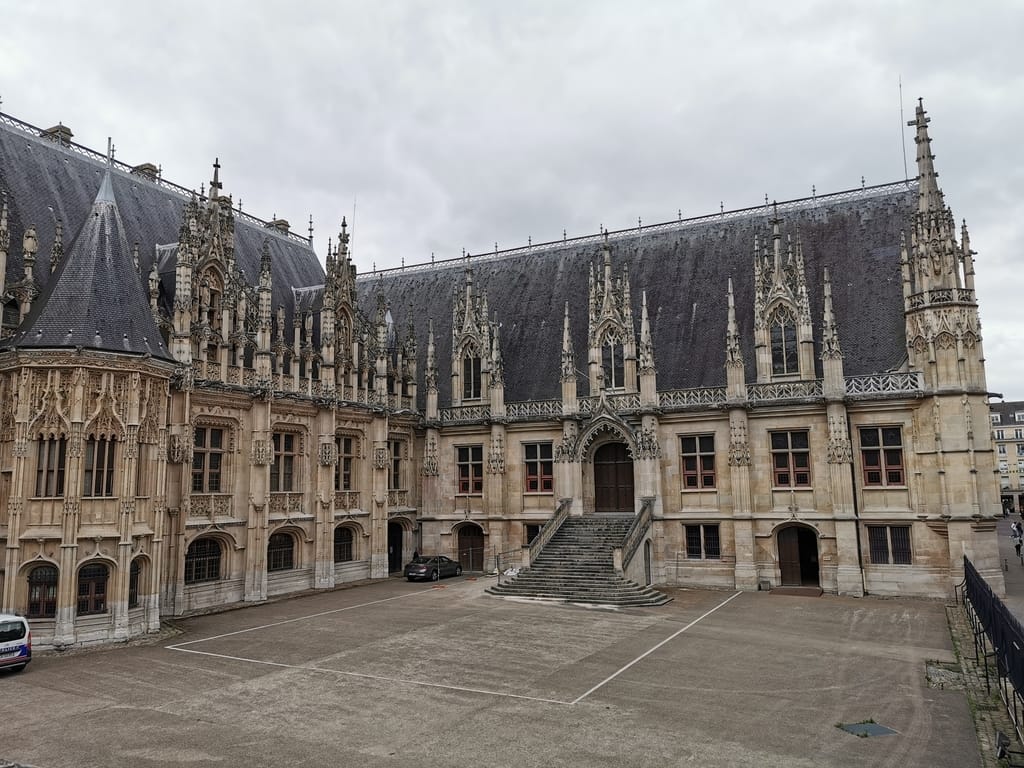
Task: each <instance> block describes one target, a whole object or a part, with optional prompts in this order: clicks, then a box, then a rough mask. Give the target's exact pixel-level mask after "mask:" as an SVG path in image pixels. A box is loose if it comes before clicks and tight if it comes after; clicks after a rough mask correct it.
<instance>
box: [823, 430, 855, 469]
mask: <svg viewBox="0 0 1024 768" xmlns="http://www.w3.org/2000/svg"><path fill="white" fill-rule="evenodd" d="M851 461H853V450H852V449H851V447H850V441H849V439H847V437H846V435H829V438H828V463H829V464H849V463H850V462H851Z"/></svg>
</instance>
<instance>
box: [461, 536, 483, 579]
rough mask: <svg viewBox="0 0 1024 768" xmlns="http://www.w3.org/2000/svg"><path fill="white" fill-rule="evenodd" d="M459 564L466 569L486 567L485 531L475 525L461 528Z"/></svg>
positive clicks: (479, 569)
mask: <svg viewBox="0 0 1024 768" xmlns="http://www.w3.org/2000/svg"><path fill="white" fill-rule="evenodd" d="M459 564H460V565H461V566H462V570H464V571H482V570H483V569H484V532H483V531H482V530H480V528H478V527H477V526H475V525H464V526H462V527H461V528H459Z"/></svg>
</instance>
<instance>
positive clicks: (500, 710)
mask: <svg viewBox="0 0 1024 768" xmlns="http://www.w3.org/2000/svg"><path fill="white" fill-rule="evenodd" d="M1011 552H1012V548H1011ZM488 583H489V581H488V580H487V579H479V580H474V579H471V578H458V579H452V580H447V581H445V582H442V583H441V584H440V585H437V586H431V585H426V586H424V585H413V584H408V583H406V582H405V581H402V580H398V579H391V580H388V581H387V582H381V583H373V584H369V585H365V586H359V587H354V588H349V589H340V590H336V591H332V592H328V593H320V594H315V595H309V596H303V597H297V598H292V599H289V600H282V601H279V602H273V603H269V604H265V605H260V606H254V607H250V608H246V609H242V610H233V611H228V612H225V613H220V614H215V615H208V616H200V617H195V618H190V619H187V620H182V621H179V622H176V623H175V624H176V627H177V633H176V634H174V636H173V637H162V638H160V639H159V640H157V641H155V642H150V643H140V644H131V645H127V646H120V647H115V648H98V649H92V650H81V651H72V652H65V653H63V654H54V653H51V654H40V655H38V657H37V658H36V659H35V660H34V661H33V663H32V664H31V665H30V666H29V669H28V670H27V671H26V672H24V673H20V674H3V675H0V764H2V763H3V761H4V760H5V759H6V760H10V761H16V762H20V763H24V764H29V765H33V766H38V767H39V768H79V767H84V766H90V767H96V768H113V767H114V766H125V767H126V768H127V767H129V766H130V767H131V768H147V767H149V766H181V765H191V766H227V767H231V766H245V767H246V768H249V767H250V766H252V767H256V766H360V767H362V766H366V767H368V768H374V767H376V766H399V765H401V766H417V768H420V767H426V768H433V767H435V766H436V767H438V768H442V767H443V766H473V768H481V767H486V766H496V767H498V766H500V767H502V768H505V767H509V768H512V767H515V768H520V767H522V768H525V767H527V766H543V767H544V768H549V767H551V766H568V767H570V768H589V767H591V766H643V767H644V768H648V767H649V766H682V765H686V766H702V767H703V766H710V767H712V768H714V767H715V766H761V767H765V768H770V767H772V766H780V767H781V766H786V767H787V768H802V767H804V766H806V767H807V768H811V767H812V766H813V767H814V768H820V766H863V767H865V768H867V767H868V766H872V767H875V766H893V767H898V768H913V767H915V766H921V767H922V768H924V766H928V768H953V767H954V766H955V767H956V768H963V766H979V765H982V762H981V755H980V752H979V746H978V739H977V738H976V736H975V727H974V722H973V720H972V716H971V711H970V707H969V706H968V701H967V697H966V695H965V694H964V692H963V691H962V690H956V689H955V687H954V686H947V687H944V688H940V687H934V688H933V687H930V683H929V679H931V680H932V683H931V684H935V675H934V674H933V672H934V670H935V669H938V668H942V667H943V666H951V665H952V662H953V661H954V656H953V653H952V644H951V640H950V633H949V629H948V627H947V620H946V612H945V604H944V603H943V602H941V601H929V600H903V599H887V600H883V599H875V598H863V599H856V598H843V597H835V596H828V595H825V596H822V597H818V598H808V597H795V596H781V595H772V594H770V593H746V592H745V593H735V592H731V591H709V590H684V589H666V590H665V591H666V592H667V593H668V594H670V595H671V596H672V597H673V598H674V601H673V602H672V603H670V604H668V605H667V606H663V607H660V608H649V609H629V610H597V609H593V608H589V609H588V608H582V607H573V606H559V605H549V604H537V603H529V602H518V601H508V600H501V599H499V598H495V597H492V596H490V595H487V594H485V593H484V591H483V589H484V587H485V586H486V585H487V584H488ZM929 661H932V662H934V663H933V664H932V665H928V662H929ZM870 720H873V721H874V722H875V723H877V724H879V725H883V726H887V727H888V728H889V729H892V730H893V731H895V732H894V733H892V734H890V735H884V736H871V737H868V738H859V737H857V736H855V735H852V734H850V733H847V732H846V731H844V730H841V729H840V728H838V727H837V726H838V725H839V724H844V723H859V722H864V721H870Z"/></svg>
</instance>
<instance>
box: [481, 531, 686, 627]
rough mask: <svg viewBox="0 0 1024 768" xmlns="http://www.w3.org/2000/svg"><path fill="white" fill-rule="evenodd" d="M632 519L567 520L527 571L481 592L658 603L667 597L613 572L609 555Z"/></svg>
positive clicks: (566, 599)
mask: <svg viewBox="0 0 1024 768" xmlns="http://www.w3.org/2000/svg"><path fill="white" fill-rule="evenodd" d="M632 522H633V516H632V515H628V516H610V515H601V516H590V517H569V518H566V520H565V522H564V523H562V526H561V528H559V529H558V531H557V532H556V533H555V535H554V536H553V537H552V538H551V541H549V542H548V543H547V545H546V546H545V547H544V549H543V550H542V551H541V552H540V554H539V555H538V556H537V557H536V559H535V560H534V562H533V563H532V565H531V566H530V568H525V569H523V570H522V571H520V572H519V573H518V574H517V575H516V576H514V577H512V578H506V577H504V576H502V577H501V582H500V583H498V584H496V585H494V586H493V587H489V588H488V589H487V591H488V592H489V593H490V594H492V595H497V596H499V597H521V598H535V599H547V600H558V601H561V602H565V603H594V604H600V605H614V606H623V607H625V606H652V605H664V604H665V603H667V602H669V600H671V599H672V598H670V597H668V596H666V595H663V594H662V593H661V592H658V591H657V590H654V589H651V588H650V587H643V586H640V585H639V584H637V583H636V582H632V581H629V580H628V579H626V578H624V577H623V576H621V575H620V574H618V573H616V572H615V567H614V564H613V561H612V551H613V550H614V549H615V547H618V546H621V545H622V540H623V538H624V537H625V535H626V532H627V531H628V530H629V527H630V525H631V524H632Z"/></svg>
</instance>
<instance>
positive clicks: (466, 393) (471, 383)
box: [462, 349, 481, 400]
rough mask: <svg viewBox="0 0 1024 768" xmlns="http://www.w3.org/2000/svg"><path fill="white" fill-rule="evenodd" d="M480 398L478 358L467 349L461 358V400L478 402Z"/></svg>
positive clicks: (473, 351)
mask: <svg viewBox="0 0 1024 768" xmlns="http://www.w3.org/2000/svg"><path fill="white" fill-rule="evenodd" d="M480 396H481V395H480V356H479V355H478V354H477V353H476V350H474V349H468V350H466V354H465V355H464V356H463V358H462V399H463V400H478V399H479V398H480Z"/></svg>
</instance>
